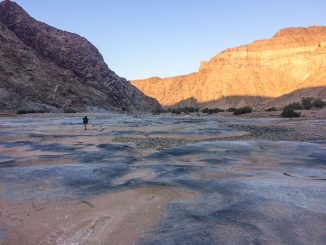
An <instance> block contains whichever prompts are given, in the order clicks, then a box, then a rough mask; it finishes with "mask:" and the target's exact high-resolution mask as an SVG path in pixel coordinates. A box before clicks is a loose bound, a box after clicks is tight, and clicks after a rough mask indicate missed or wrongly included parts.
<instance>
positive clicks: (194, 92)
mask: <svg viewBox="0 0 326 245" xmlns="http://www.w3.org/2000/svg"><path fill="white" fill-rule="evenodd" d="M325 70H326V26H311V27H307V28H287V29H283V30H281V31H279V32H277V33H276V34H275V35H274V36H273V37H272V38H271V39H266V40H259V41H255V42H253V43H250V44H248V45H244V46H240V47H237V48H231V49H227V50H225V51H223V52H221V53H220V54H219V55H217V56H215V57H214V58H212V59H211V60H210V61H207V62H202V63H201V66H200V70H199V71H198V72H196V73H192V74H189V75H184V76H177V77H172V78H164V79H161V78H149V79H146V80H138V81H132V84H134V85H135V86H136V87H138V88H139V89H140V90H141V91H143V92H144V93H145V94H146V95H148V96H152V97H154V98H156V99H157V100H158V101H159V102H160V103H161V104H162V105H164V106H172V105H174V106H182V105H198V104H199V105H201V106H219V107H230V106H242V105H247V104H249V105H257V104H261V103H262V102H263V101H266V100H270V98H275V97H279V96H282V95H284V94H287V93H290V92H292V91H295V90H298V89H301V88H310V87H313V86H315V87H321V86H326V80H324V79H314V78H316V77H320V76H319V75H318V74H319V73H322V72H324V71H325ZM321 96H326V94H325V95H321Z"/></svg>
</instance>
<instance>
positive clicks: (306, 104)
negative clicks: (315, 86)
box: [302, 97, 314, 110]
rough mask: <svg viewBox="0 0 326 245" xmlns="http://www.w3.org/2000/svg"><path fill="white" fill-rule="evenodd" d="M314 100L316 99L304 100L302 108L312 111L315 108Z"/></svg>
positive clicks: (308, 98) (307, 98)
mask: <svg viewBox="0 0 326 245" xmlns="http://www.w3.org/2000/svg"><path fill="white" fill-rule="evenodd" d="M313 100H314V98H311V97H306V98H302V106H303V108H304V109H306V110H310V109H311V108H312V107H313Z"/></svg>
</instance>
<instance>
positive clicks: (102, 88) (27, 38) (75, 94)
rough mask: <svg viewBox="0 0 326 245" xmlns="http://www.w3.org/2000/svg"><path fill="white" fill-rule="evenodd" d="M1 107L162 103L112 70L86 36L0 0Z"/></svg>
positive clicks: (131, 107)
mask: <svg viewBox="0 0 326 245" xmlns="http://www.w3.org/2000/svg"><path fill="white" fill-rule="evenodd" d="M0 47H1V48H0V57H1V59H0V110H17V109H20V108H22V107H24V106H25V104H26V103H28V102H32V103H39V104H45V105H48V106H49V107H54V108H58V109H63V108H65V107H73V108H76V109H78V110H80V111H87V110H90V109H92V108H96V110H100V109H101V108H102V109H103V110H122V109H123V108H124V110H127V111H132V110H137V111H151V110H153V109H155V108H157V107H159V104H158V103H157V101H155V100H154V99H152V98H149V97H147V96H145V95H144V94H143V93H142V92H140V91H139V90H138V89H137V88H135V87H134V86H132V85H131V84H130V83H129V82H128V81H127V80H126V79H124V78H121V77H119V76H118V75H116V74H115V73H114V72H113V71H111V70H110V69H109V68H108V66H107V65H106V63H105V62H104V60H103V57H102V55H101V54H100V53H99V51H98V50H97V49H96V47H94V46H93V45H92V44H91V43H90V42H88V41H87V40H86V39H85V38H83V37H81V36H79V35H77V34H73V33H69V32H66V31H61V30H58V29H56V28H54V27H51V26H49V25H47V24H45V23H42V22H39V21H37V20H35V19H33V18H32V17H31V16H29V15H28V13H26V12H25V11H24V10H23V9H22V8H21V7H20V6H19V5H18V4H16V3H15V2H12V1H9V0H6V1H3V2H1V3H0Z"/></svg>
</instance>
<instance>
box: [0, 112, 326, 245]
mask: <svg viewBox="0 0 326 245" xmlns="http://www.w3.org/2000/svg"><path fill="white" fill-rule="evenodd" d="M80 120H81V119H80V118H76V117H69V116H67V115H57V116H56V117H55V116H54V115H51V117H50V118H47V117H46V116H45V115H42V116H41V117H37V115H33V116H31V117H28V116H24V117H14V118H10V117H6V118H1V121H0V244H5V245H7V244H33V245H34V244H140V245H141V244H205V245H206V244H253V243H259V244H324V241H325V240H326V234H325V231H324V227H325V226H326V209H325V207H326V188H325V187H326V184H325V183H326V182H325V181H326V161H325V159H326V138H325V133H324V132H325V131H323V128H325V127H326V122H325V120H306V121H305V120H285V119H279V118H277V119H275V118H274V119H252V118H236V120H235V118H232V117H220V116H212V117H205V118H203V117H202V118H197V117H191V116H180V117H165V116H164V117H152V116H147V117H133V116H124V115H110V114H99V115H95V114H94V115H90V123H91V125H90V127H89V130H87V131H84V130H83V126H82V125H81V124H80ZM318 130H319V131H320V132H319V133H318ZM299 131H300V133H298V132H299ZM263 132H265V134H264V133H263ZM285 136H287V137H288V138H287V139H288V140H286V139H284V138H285ZM264 137H265V138H264Z"/></svg>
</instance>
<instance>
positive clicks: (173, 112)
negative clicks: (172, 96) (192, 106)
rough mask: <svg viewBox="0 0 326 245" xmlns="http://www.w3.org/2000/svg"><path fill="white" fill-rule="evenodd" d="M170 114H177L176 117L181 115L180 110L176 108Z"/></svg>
mask: <svg viewBox="0 0 326 245" xmlns="http://www.w3.org/2000/svg"><path fill="white" fill-rule="evenodd" d="M171 112H172V114H177V115H179V114H181V109H180V108H178V109H172V111H171Z"/></svg>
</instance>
